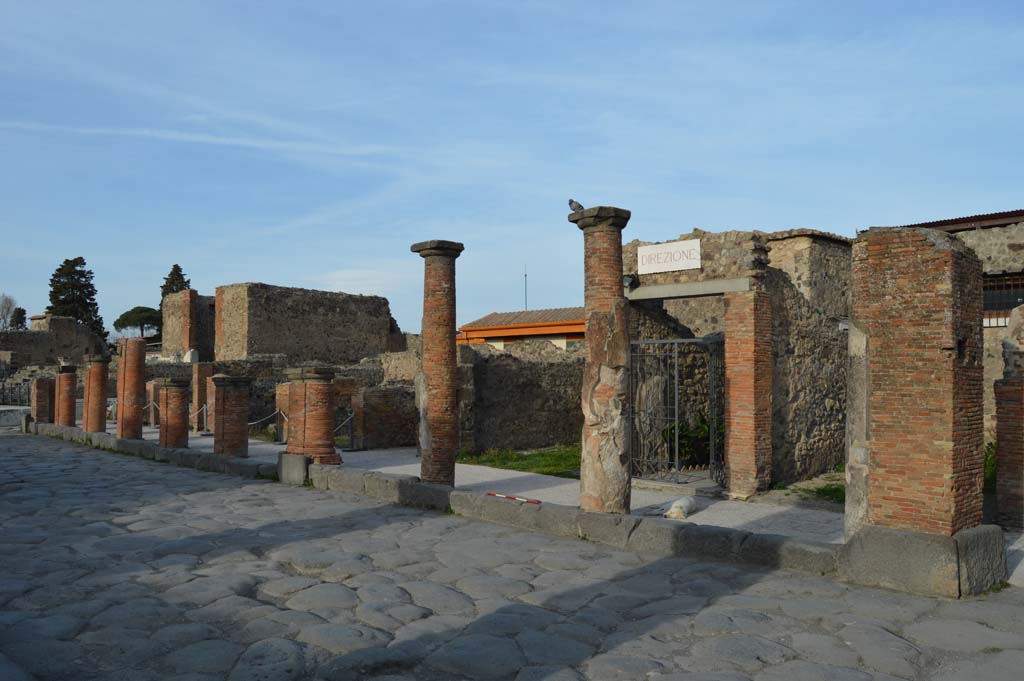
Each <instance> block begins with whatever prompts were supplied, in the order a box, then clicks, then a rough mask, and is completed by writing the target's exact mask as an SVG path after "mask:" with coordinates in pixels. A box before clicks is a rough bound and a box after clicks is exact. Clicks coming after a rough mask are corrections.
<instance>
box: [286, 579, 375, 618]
mask: <svg viewBox="0 0 1024 681" xmlns="http://www.w3.org/2000/svg"><path fill="white" fill-rule="evenodd" d="M357 602H358V599H357V598H356V592H355V591H353V590H352V589H350V588H348V587H347V586H342V585H341V584H317V585H316V586H311V587H309V588H308V589H303V590H302V591H299V592H297V593H295V594H293V595H292V597H291V598H289V599H288V600H287V601H285V607H287V608H290V609H292V610H306V611H312V612H317V611H330V610H348V609H350V608H353V607H355V605H356V603H357Z"/></svg>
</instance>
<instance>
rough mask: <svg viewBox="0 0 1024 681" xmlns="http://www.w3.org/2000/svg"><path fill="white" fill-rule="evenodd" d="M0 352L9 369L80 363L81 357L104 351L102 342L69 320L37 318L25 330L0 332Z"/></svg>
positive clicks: (64, 318) (81, 326) (62, 318)
mask: <svg viewBox="0 0 1024 681" xmlns="http://www.w3.org/2000/svg"><path fill="white" fill-rule="evenodd" d="M0 351H2V352H4V353H8V357H9V362H8V367H7V368H8V370H9V371H14V370H17V369H19V368H21V367H25V366H31V365H46V364H56V363H57V360H58V359H62V358H63V359H66V360H68V361H69V362H71V363H73V364H80V363H81V361H82V356H83V355H100V354H103V353H104V352H105V351H106V346H105V344H104V343H103V339H102V338H100V337H99V336H97V335H96V334H94V333H93V332H92V331H90V330H89V329H87V328H86V327H85V326H83V325H82V324H79V323H78V322H77V321H75V320H74V319H72V318H71V317H61V316H57V315H48V314H47V315H36V316H34V317H32V319H31V325H30V327H29V329H27V330H21V331H0Z"/></svg>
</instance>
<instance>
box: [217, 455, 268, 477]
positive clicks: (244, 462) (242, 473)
mask: <svg viewBox="0 0 1024 681" xmlns="http://www.w3.org/2000/svg"><path fill="white" fill-rule="evenodd" d="M226 458H227V460H226V461H225V462H224V472H225V473H228V474H229V475H237V476H239V477H242V478H249V479H251V480H254V479H256V477H257V476H258V475H259V469H260V464H259V462H258V461H252V460H250V459H243V458H240V457H237V456H231V457H226Z"/></svg>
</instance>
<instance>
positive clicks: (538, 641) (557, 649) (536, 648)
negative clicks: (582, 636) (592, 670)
mask: <svg viewBox="0 0 1024 681" xmlns="http://www.w3.org/2000/svg"><path fill="white" fill-rule="evenodd" d="M516 643H518V644H519V648H520V650H522V652H523V654H524V655H525V656H526V659H527V660H529V662H530V664H533V665H565V666H575V665H578V664H580V663H581V662H583V661H584V660H586V659H587V658H588V657H590V656H591V655H593V653H594V650H595V648H596V646H594V645H589V644H587V643H584V642H582V641H580V640H578V639H575V638H569V637H567V636H560V635H559V634H556V633H552V632H549V631H538V630H536V629H527V630H526V631H524V632H522V633H521V634H519V635H518V636H516Z"/></svg>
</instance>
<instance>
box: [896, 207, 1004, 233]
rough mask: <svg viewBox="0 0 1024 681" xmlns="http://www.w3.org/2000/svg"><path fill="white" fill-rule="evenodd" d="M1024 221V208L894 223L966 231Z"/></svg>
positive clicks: (923, 227)
mask: <svg viewBox="0 0 1024 681" xmlns="http://www.w3.org/2000/svg"><path fill="white" fill-rule="evenodd" d="M1019 222H1024V210H1008V211H1004V212H1002V213H984V214H982V215H968V216H966V217H962V218H950V219H948V220H935V221H933V222H918V223H915V224H912V225H893V226H894V227H918V228H922V229H937V230H939V231H942V232H965V231H967V230H971V229H989V228H992V227H1006V226H1007V225H1015V224H1017V223H1019Z"/></svg>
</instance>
